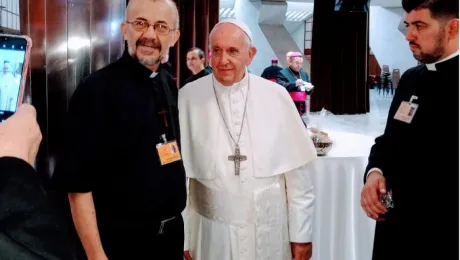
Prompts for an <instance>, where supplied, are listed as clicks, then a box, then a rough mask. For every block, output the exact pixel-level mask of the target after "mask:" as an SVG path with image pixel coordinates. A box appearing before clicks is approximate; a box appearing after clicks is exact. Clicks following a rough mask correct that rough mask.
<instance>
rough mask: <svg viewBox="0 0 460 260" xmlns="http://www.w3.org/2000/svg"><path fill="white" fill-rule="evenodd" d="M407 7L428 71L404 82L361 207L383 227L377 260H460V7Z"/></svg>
mask: <svg viewBox="0 0 460 260" xmlns="http://www.w3.org/2000/svg"><path fill="white" fill-rule="evenodd" d="M402 6H403V8H404V10H405V11H406V15H405V18H404V22H405V24H406V27H407V29H408V30H407V34H406V40H407V41H408V43H409V47H410V50H411V51H412V53H413V55H414V58H416V59H417V60H418V61H420V62H422V63H423V64H422V65H419V66H417V67H414V68H411V69H409V70H407V71H406V72H405V73H404V74H403V75H402V77H401V79H400V81H399V84H398V88H397V90H396V93H395V96H394V98H393V100H392V103H391V107H390V111H389V113H388V119H387V124H386V127H385V131H384V133H383V134H382V135H381V136H379V137H378V138H376V139H375V144H374V146H373V147H372V149H371V152H370V155H369V162H368V165H367V169H366V172H365V173H364V182H365V186H364V188H363V190H362V192H361V206H362V208H363V209H364V211H365V212H366V214H367V215H368V216H369V217H370V218H372V219H374V220H377V224H376V228H375V238H374V252H373V258H372V259H373V260H393V259H458V218H459V215H458V205H459V200H458V181H459V174H458V173H459V166H458V158H459V139H458V134H459V126H458V119H459V110H458V108H459V81H458V80H459V64H458V62H459V60H458V44H459V41H458V30H459V20H458V18H459V17H458V7H459V6H458V1H457V0H403V1H402ZM443 113H448V114H449V117H447V118H446V120H442V121H441V114H443ZM433 122H437V123H435V125H436V127H435V128H433V127H432V126H433ZM446 149H448V150H446ZM444 151H446V152H444ZM446 233H447V234H446ZM452 237H454V238H452Z"/></svg>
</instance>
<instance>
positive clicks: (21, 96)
mask: <svg viewBox="0 0 460 260" xmlns="http://www.w3.org/2000/svg"><path fill="white" fill-rule="evenodd" d="M0 37H9V38H21V39H25V40H26V41H27V47H26V53H25V56H24V57H25V58H24V65H23V66H22V73H21V84H20V85H19V96H18V102H17V104H16V110H17V109H18V107H19V106H20V105H22V100H23V99H24V88H25V85H26V79H27V72H28V69H29V60H30V50H31V49H32V39H31V38H30V37H29V36H27V35H14V34H0Z"/></svg>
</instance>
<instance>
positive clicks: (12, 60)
mask: <svg viewBox="0 0 460 260" xmlns="http://www.w3.org/2000/svg"><path fill="white" fill-rule="evenodd" d="M31 47H32V40H31V39H30V38H29V37H28V36H24V35H10V34H0V122H3V121H5V120H6V119H7V118H8V117H10V116H11V115H13V114H14V113H15V112H16V110H17V108H18V107H19V106H20V105H21V104H22V99H23V96H24V86H25V83H26V78H27V68H28V67H29V59H30V49H31Z"/></svg>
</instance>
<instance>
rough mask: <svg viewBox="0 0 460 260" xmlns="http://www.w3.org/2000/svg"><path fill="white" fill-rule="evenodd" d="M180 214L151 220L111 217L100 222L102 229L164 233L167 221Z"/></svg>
mask: <svg viewBox="0 0 460 260" xmlns="http://www.w3.org/2000/svg"><path fill="white" fill-rule="evenodd" d="M178 217H179V215H176V216H173V217H168V218H165V219H163V220H157V219H151V220H145V219H142V220H139V219H137V220H136V219H130V218H128V219H110V220H102V221H101V222H102V223H100V224H99V226H100V228H101V229H106V230H107V229H111V230H114V229H115V230H116V229H121V230H130V229H131V230H136V229H139V230H142V231H146V230H151V231H152V232H156V233H157V234H158V235H161V234H163V230H164V228H165V226H166V225H167V223H170V222H171V221H173V220H175V219H176V218H178Z"/></svg>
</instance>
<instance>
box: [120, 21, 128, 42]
mask: <svg viewBox="0 0 460 260" xmlns="http://www.w3.org/2000/svg"><path fill="white" fill-rule="evenodd" d="M127 29H128V28H126V23H125V22H122V23H121V24H120V30H121V34H122V35H123V39H125V41H126V33H127Z"/></svg>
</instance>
